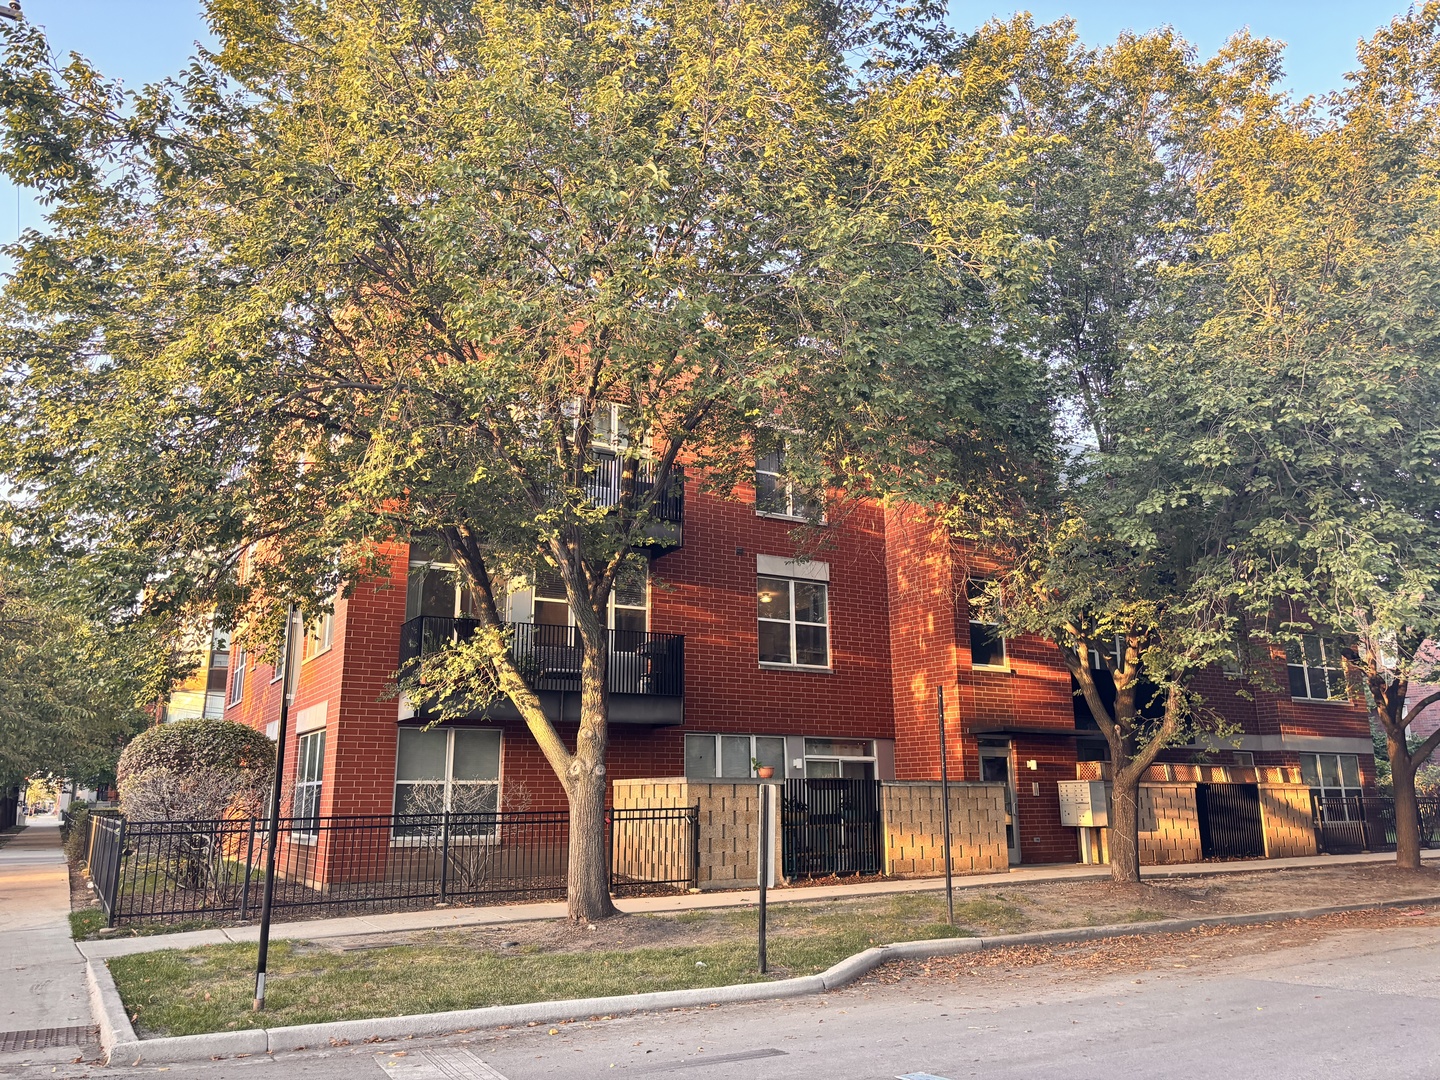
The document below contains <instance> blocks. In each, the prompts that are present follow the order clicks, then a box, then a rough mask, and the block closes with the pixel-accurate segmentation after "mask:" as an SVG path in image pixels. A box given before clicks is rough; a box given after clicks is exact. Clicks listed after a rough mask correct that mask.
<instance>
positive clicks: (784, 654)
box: [760, 622, 790, 664]
mask: <svg viewBox="0 0 1440 1080" xmlns="http://www.w3.org/2000/svg"><path fill="white" fill-rule="evenodd" d="M760 662H761V663H762V664H788V663H790V624H789V623H788V622H783V623H777V622H762V623H761V624H760Z"/></svg>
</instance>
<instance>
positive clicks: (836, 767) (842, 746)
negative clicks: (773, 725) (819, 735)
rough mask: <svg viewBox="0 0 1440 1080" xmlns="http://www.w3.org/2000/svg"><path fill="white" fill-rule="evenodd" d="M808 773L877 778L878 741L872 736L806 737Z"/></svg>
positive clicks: (823, 776) (817, 776)
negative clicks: (845, 737) (876, 748)
mask: <svg viewBox="0 0 1440 1080" xmlns="http://www.w3.org/2000/svg"><path fill="white" fill-rule="evenodd" d="M805 775H806V776H807V777H814V778H817V779H824V778H826V777H832V778H833V777H838V778H840V779H844V780H874V779H875V743H874V741H873V740H871V739H806V740H805Z"/></svg>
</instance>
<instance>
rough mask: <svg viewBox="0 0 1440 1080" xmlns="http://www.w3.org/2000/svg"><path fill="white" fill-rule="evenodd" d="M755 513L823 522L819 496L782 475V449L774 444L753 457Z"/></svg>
mask: <svg viewBox="0 0 1440 1080" xmlns="http://www.w3.org/2000/svg"><path fill="white" fill-rule="evenodd" d="M755 513H757V514H760V515H762V516H764V517H783V518H795V519H796V520H800V521H809V522H814V523H816V524H822V525H823V524H824V523H825V507H824V503H823V501H822V500H820V499H818V498H816V497H815V496H814V495H813V494H811V493H809V492H805V491H803V490H802V489H800V488H797V487H796V486H795V484H794V483H793V482H791V481H789V480H787V479H786V478H785V449H784V447H783V446H778V447H775V448H774V449H772V450H770V451H769V452H768V453H762V454H757V455H756V457H755Z"/></svg>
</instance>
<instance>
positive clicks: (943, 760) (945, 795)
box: [935, 686, 955, 926]
mask: <svg viewBox="0 0 1440 1080" xmlns="http://www.w3.org/2000/svg"><path fill="white" fill-rule="evenodd" d="M935 693H936V699H937V702H938V704H939V706H940V817H941V820H942V821H943V822H944V828H945V842H944V845H943V847H944V852H945V910H946V912H947V913H948V914H949V918H950V925H951V926H954V925H955V877H954V873H953V872H952V871H951V868H950V768H949V764H948V761H949V757H948V755H947V753H946V751H945V688H944V687H943V686H940V687H936V691H935Z"/></svg>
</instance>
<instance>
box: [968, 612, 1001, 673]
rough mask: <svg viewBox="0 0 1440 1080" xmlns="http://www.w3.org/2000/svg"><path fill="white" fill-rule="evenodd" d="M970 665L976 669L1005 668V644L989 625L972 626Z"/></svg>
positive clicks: (975, 624) (976, 623) (977, 624)
mask: <svg viewBox="0 0 1440 1080" xmlns="http://www.w3.org/2000/svg"><path fill="white" fill-rule="evenodd" d="M970 663H971V664H972V665H974V666H975V667H1004V666H1005V642H1004V640H1003V639H1001V638H998V637H996V636H995V628H994V627H993V626H992V625H991V624H989V623H980V622H972V623H971V624H970Z"/></svg>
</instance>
